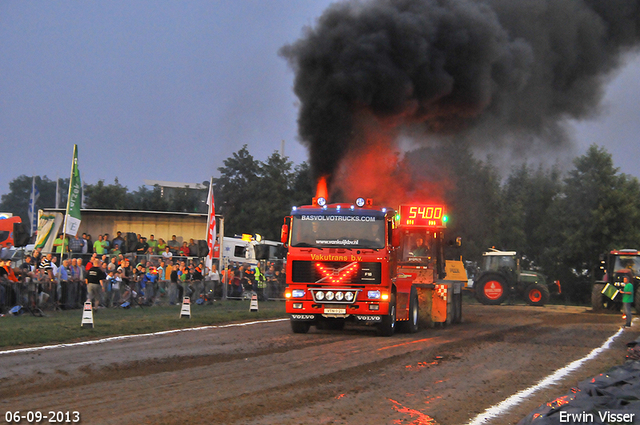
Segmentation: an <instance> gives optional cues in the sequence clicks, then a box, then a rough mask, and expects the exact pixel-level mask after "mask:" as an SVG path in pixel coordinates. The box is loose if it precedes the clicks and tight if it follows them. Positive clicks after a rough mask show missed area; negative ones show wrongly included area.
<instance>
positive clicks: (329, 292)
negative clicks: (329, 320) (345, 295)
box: [326, 291, 335, 301]
mask: <svg viewBox="0 0 640 425" xmlns="http://www.w3.org/2000/svg"><path fill="white" fill-rule="evenodd" d="M334 296H335V294H334V293H333V291H327V295H326V298H327V301H332V300H333V297H334Z"/></svg>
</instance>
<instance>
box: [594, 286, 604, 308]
mask: <svg viewBox="0 0 640 425" xmlns="http://www.w3.org/2000/svg"><path fill="white" fill-rule="evenodd" d="M603 289H604V283H595V284H594V285H593V289H591V309H592V310H593V311H604V309H605V306H604V302H603V297H604V295H602V290H603Z"/></svg>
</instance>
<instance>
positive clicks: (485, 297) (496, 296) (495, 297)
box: [473, 274, 509, 305]
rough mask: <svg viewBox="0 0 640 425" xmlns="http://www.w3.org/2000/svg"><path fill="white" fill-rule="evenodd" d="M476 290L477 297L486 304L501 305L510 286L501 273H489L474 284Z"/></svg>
mask: <svg viewBox="0 0 640 425" xmlns="http://www.w3.org/2000/svg"><path fill="white" fill-rule="evenodd" d="M473 286H474V289H475V291H476V298H477V299H478V301H479V302H481V303H482V304H485V305H499V304H502V302H503V301H504V300H505V299H506V298H507V292H508V291H509V287H508V286H507V281H506V279H505V278H504V277H502V276H500V275H495V274H492V275H489V276H485V277H483V278H481V279H480V281H479V282H478V283H477V284H476V285H473Z"/></svg>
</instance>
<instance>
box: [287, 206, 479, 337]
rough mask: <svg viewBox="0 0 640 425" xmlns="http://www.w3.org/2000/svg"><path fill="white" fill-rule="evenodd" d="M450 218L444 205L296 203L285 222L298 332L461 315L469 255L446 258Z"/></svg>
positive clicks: (406, 325)
mask: <svg viewBox="0 0 640 425" xmlns="http://www.w3.org/2000/svg"><path fill="white" fill-rule="evenodd" d="M446 223H447V216H446V215H445V208H444V206H442V205H432V204H420V205H416V204H412V205H401V206H400V207H399V208H398V209H394V208H387V207H379V206H374V205H373V201H372V200H371V199H363V198H358V199H357V200H356V201H355V202H354V203H353V204H351V203H336V204H327V202H326V200H325V199H324V198H314V201H313V204H312V205H308V206H300V207H294V208H293V209H292V211H291V215H290V216H288V217H286V218H285V223H284V225H283V226H282V242H283V243H285V244H286V245H287V248H288V252H287V268H286V272H287V273H286V277H287V280H286V283H287V289H286V291H285V298H286V312H287V313H288V314H289V315H290V319H291V328H292V330H293V332H295V333H306V332H308V331H309V329H310V327H311V326H316V328H317V329H342V328H343V327H344V325H345V323H346V322H348V321H351V322H355V323H358V324H362V325H372V326H375V327H376V328H377V333H378V334H379V335H382V336H391V335H393V334H394V333H395V331H396V328H397V329H398V330H399V331H404V332H409V333H413V332H417V331H418V327H419V324H420V323H421V322H422V323H424V322H427V323H436V324H437V323H441V324H443V323H457V322H460V320H461V317H462V288H463V287H464V285H465V284H466V281H467V278H466V272H465V269H464V266H463V265H462V261H459V260H458V261H453V260H452V261H445V257H444V248H445V245H446V243H445V236H444V233H445V228H446ZM451 243H452V244H453V242H451ZM456 244H457V245H459V239H458V240H457V241H456Z"/></svg>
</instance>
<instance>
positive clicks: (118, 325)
mask: <svg viewBox="0 0 640 425" xmlns="http://www.w3.org/2000/svg"><path fill="white" fill-rule="evenodd" d="M180 308H181V306H180V305H175V306H153V307H144V308H140V307H135V308H131V309H120V308H118V309H99V310H98V311H97V312H96V313H95V314H94V315H93V322H94V327H93V328H83V327H81V322H82V310H79V309H78V310H65V311H58V312H53V311H46V312H45V314H46V317H35V316H32V315H31V314H29V313H25V314H22V315H20V316H12V315H6V316H3V317H0V348H15V347H28V346H34V345H43V344H53V343H68V342H77V341H86V340H91V339H97V338H104V337H109V336H117V335H134V334H143V333H149V332H158V331H166V330H172V329H184V328H191V327H197V326H207V325H215V324H222V323H230V322H238V321H245V320H255V319H272V318H279V317H286V314H285V311H284V302H280V301H265V302H260V303H259V304H258V311H257V312H256V311H250V301H249V300H243V301H235V300H234V301H216V302H214V304H213V305H192V306H191V318H180Z"/></svg>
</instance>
